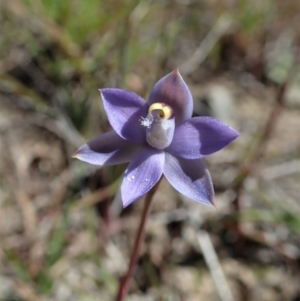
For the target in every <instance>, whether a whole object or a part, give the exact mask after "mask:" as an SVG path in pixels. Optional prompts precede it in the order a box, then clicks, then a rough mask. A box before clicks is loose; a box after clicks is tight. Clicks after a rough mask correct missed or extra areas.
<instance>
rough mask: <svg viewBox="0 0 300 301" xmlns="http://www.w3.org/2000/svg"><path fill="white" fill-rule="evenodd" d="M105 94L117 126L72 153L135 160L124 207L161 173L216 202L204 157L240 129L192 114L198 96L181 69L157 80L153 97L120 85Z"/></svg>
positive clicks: (94, 159) (97, 160)
mask: <svg viewBox="0 0 300 301" xmlns="http://www.w3.org/2000/svg"><path fill="white" fill-rule="evenodd" d="M100 94H101V96H102V100H103V105H104V109H105V111H106V114H107V117H108V120H109V122H110V124H111V126H112V128H113V130H112V131H110V132H108V133H105V134H104V135H101V136H99V137H98V138H96V139H94V140H92V141H90V142H88V143H86V144H84V145H83V146H81V147H80V148H79V149H78V150H77V152H76V153H75V154H74V156H73V157H75V158H78V159H80V160H82V161H85V162H88V163H91V164H96V165H114V164H120V163H124V162H130V164H129V165H128V168H127V169H126V171H125V175H124V179H123V182H122V185H121V197H122V202H123V206H124V207H126V206H128V205H129V204H131V203H133V202H134V201H136V200H137V199H139V198H140V197H141V196H143V195H144V194H146V193H147V192H148V191H149V190H150V189H151V188H152V187H153V186H154V185H155V184H156V183H157V182H158V180H159V179H160V177H161V176H162V175H164V176H165V177H166V178H167V180H168V181H169V182H170V184H171V185H172V186H173V187H174V188H175V189H176V190H178V191H179V192H180V193H182V194H183V195H185V196H186V197H188V198H190V199H193V200H195V201H198V202H201V203H204V204H207V205H212V204H213V197H214V190H213V185H212V181H211V177H210V173H209V171H208V170H207V169H206V167H205V166H204V164H203V163H202V161H201V158H202V157H205V156H207V155H210V154H212V153H214V152H217V151H218V150H220V149H222V148H223V147H225V146H226V145H227V144H229V143H230V142H231V141H233V140H234V139H235V138H237V137H238V136H239V134H238V132H236V131H235V130H234V129H232V128H231V127H229V126H227V125H225V124H223V123H222V122H220V121H218V120H217V119H214V118H211V117H194V118H191V117H192V112H193V98H192V95H191V92H190V90H189V88H188V87H187V85H186V83H185V82H184V80H183V79H182V77H181V75H180V73H179V71H178V69H175V70H174V71H173V72H171V73H170V74H168V75H167V76H165V77H163V78H162V79H161V80H159V81H158V82H157V83H156V85H155V86H154V88H153V90H152V92H151V94H150V98H149V101H148V102H145V101H144V100H143V99H142V98H141V97H139V96H138V95H136V94H135V93H133V92H128V91H125V90H120V89H101V90H100Z"/></svg>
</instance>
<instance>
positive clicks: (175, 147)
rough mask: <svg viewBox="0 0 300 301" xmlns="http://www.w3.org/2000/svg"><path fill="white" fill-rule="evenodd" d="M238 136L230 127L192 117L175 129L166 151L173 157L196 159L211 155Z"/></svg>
mask: <svg viewBox="0 0 300 301" xmlns="http://www.w3.org/2000/svg"><path fill="white" fill-rule="evenodd" d="M238 136H239V133H238V132H237V131H235V130H234V129H233V128H231V127H230V126H228V125H226V124H224V123H223V122H221V121H219V120H217V119H215V118H212V117H194V118H191V119H189V120H186V121H185V122H184V123H183V124H181V125H180V126H179V127H177V128H176V130H175V133H174V137H173V140H172V143H171V144H170V146H169V147H168V149H167V151H168V152H170V153H171V154H173V155H174V156H179V157H182V158H186V159H197V158H201V157H204V156H207V155H210V154H213V153H215V152H217V151H219V150H220V149H222V148H223V147H225V146H226V145H228V144H229V143H230V142H232V141H233V140H234V139H236V138H237V137H238Z"/></svg>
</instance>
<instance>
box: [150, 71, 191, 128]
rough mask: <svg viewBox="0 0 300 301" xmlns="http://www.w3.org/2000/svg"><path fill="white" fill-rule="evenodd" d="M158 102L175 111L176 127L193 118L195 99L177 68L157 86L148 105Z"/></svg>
mask: <svg viewBox="0 0 300 301" xmlns="http://www.w3.org/2000/svg"><path fill="white" fill-rule="evenodd" d="M156 102H160V103H165V104H167V105H169V106H170V107H171V108H172V109H173V110H174V113H175V121H176V125H179V124H181V123H182V122H183V121H184V120H186V119H188V118H191V117H192V114H193V107H194V103H193V97H192V95H191V92H190V90H189V88H188V86H187V85H186V83H185V82H184V80H183V78H182V77H181V75H180V73H179V71H178V69H177V68H176V69H175V70H174V71H173V72H171V73H170V74H168V75H166V76H165V77H163V78H162V79H160V80H159V81H158V82H157V83H156V84H155V86H154V88H153V90H152V92H151V94H150V97H149V101H148V103H149V105H151V104H153V103H156Z"/></svg>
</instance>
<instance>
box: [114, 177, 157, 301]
mask: <svg viewBox="0 0 300 301" xmlns="http://www.w3.org/2000/svg"><path fill="white" fill-rule="evenodd" d="M159 182H160V180H159V181H158V182H157V184H156V185H155V186H154V187H153V188H152V189H151V190H150V191H149V192H148V193H147V195H146V198H145V205H144V208H143V212H142V216H141V220H140V224H139V227H138V232H137V234H136V237H135V242H134V248H133V253H132V255H131V258H130V263H129V266H128V270H127V272H126V274H125V275H124V276H123V277H122V278H121V280H120V285H119V290H118V294H117V296H116V299H115V301H122V300H123V299H124V298H125V297H126V296H127V293H128V283H129V280H130V278H131V277H132V274H133V272H134V268H135V266H136V264H137V261H138V259H139V256H140V250H141V247H142V243H143V241H144V237H145V225H146V221H147V217H148V215H149V213H150V209H151V204H152V200H153V196H154V194H155V192H156V190H157V187H158V185H159Z"/></svg>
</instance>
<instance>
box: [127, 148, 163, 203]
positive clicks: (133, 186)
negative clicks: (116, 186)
mask: <svg viewBox="0 0 300 301" xmlns="http://www.w3.org/2000/svg"><path fill="white" fill-rule="evenodd" d="M164 163H165V153H164V152H163V151H160V150H157V149H154V148H150V147H146V148H144V149H142V150H141V151H140V152H139V153H138V154H137V155H136V156H135V157H134V159H133V160H132V161H131V162H130V164H129V166H128V168H127V170H126V171H125V175H124V179H123V182H122V185H121V198H122V202H123V207H127V206H128V205H130V204H131V203H133V202H134V201H136V200H137V199H139V198H140V197H141V196H143V195H144V194H145V193H147V192H148V191H149V190H150V189H151V188H152V187H153V186H154V185H155V184H156V183H157V182H158V180H159V179H160V177H161V175H162V172H163V167H164Z"/></svg>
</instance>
